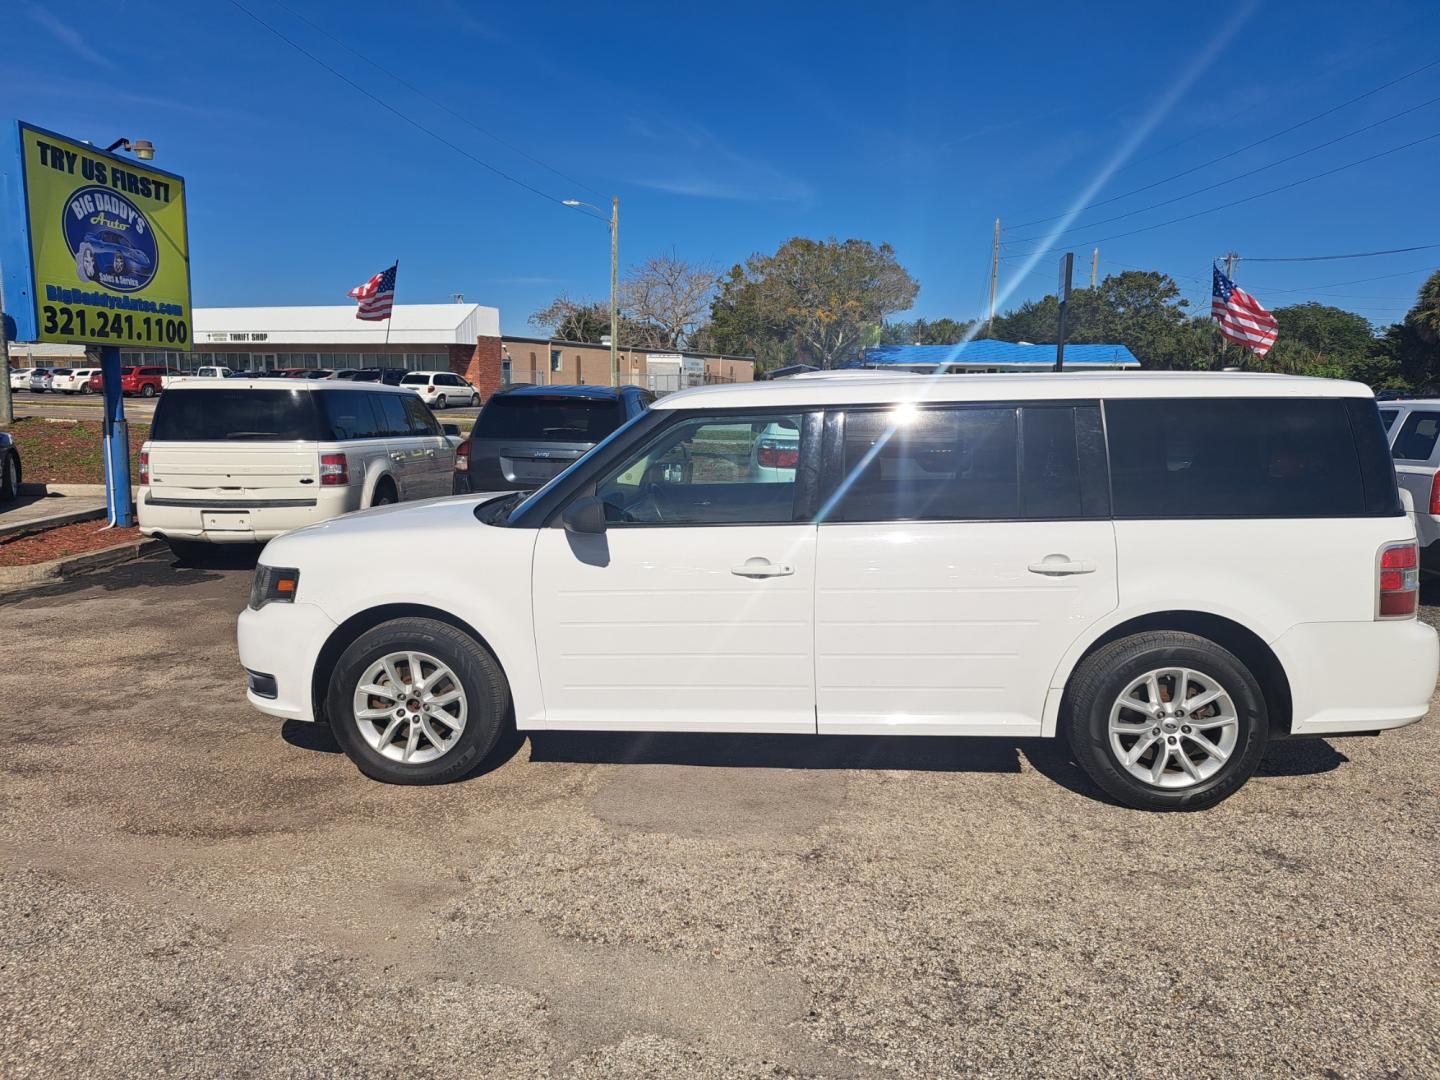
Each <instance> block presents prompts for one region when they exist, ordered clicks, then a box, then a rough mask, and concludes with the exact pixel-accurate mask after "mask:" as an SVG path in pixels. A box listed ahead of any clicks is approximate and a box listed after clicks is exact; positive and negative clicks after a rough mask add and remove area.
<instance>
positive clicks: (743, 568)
mask: <svg viewBox="0 0 1440 1080" xmlns="http://www.w3.org/2000/svg"><path fill="white" fill-rule="evenodd" d="M730 573H732V574H736V575H738V576H740V577H753V578H762V577H789V576H790V575H791V574H793V573H795V568H794V567H793V566H786V565H784V564H777V563H772V562H771V561H770V560H769V559H760V558H755V559H746V560H745V561H744V562H743V563H741V564H740V565H739V566H732V567H731V568H730Z"/></svg>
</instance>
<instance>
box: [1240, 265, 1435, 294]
mask: <svg viewBox="0 0 1440 1080" xmlns="http://www.w3.org/2000/svg"><path fill="white" fill-rule="evenodd" d="M1436 270H1440V266H1422V267H1419V268H1417V269H1415V270H1401V271H1399V272H1398V273H1394V274H1378V275H1376V276H1375V277H1362V278H1351V279H1350V280H1349V281H1328V282H1325V283H1324V284H1322V285H1306V286H1305V287H1304V288H1300V289H1272V288H1270V287H1269V286H1268V285H1267V286H1265V291H1266V292H1282V293H1290V292H1309V291H1310V290H1311V289H1338V288H1340V287H1342V286H1345V285H1363V284H1366V283H1367V282H1371V281H1388V280H1389V279H1390V278H1397V277H1409V276H1410V275H1411V274H1433V273H1435V271H1436Z"/></svg>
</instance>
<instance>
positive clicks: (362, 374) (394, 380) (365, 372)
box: [350, 368, 407, 386]
mask: <svg viewBox="0 0 1440 1080" xmlns="http://www.w3.org/2000/svg"><path fill="white" fill-rule="evenodd" d="M406 374H407V372H406V371H405V370H404V369H402V368H360V369H359V370H358V371H356V372H355V374H354V375H352V376H350V378H351V380H352V381H354V382H383V383H384V384H385V385H386V386H399V385H400V383H401V382H402V381H403V380H404V378H405V376H406Z"/></svg>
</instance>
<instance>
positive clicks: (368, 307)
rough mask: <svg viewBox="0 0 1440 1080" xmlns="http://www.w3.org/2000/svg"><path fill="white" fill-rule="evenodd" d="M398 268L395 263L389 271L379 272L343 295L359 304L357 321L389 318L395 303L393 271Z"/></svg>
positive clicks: (375, 320) (356, 314)
mask: <svg viewBox="0 0 1440 1080" xmlns="http://www.w3.org/2000/svg"><path fill="white" fill-rule="evenodd" d="M399 266H400V264H399V263H396V264H395V265H394V266H392V267H390V269H389V270H382V271H380V273H378V274H376V275H375V276H374V277H372V278H371V279H370V280H369V281H367V282H365V284H364V285H356V286H355V288H353V289H351V290H350V291H349V292H348V293H346V294H345V295H346V296H348V297H350V299H351V300H356V301H358V302H359V304H360V307H359V308H358V309H356V311H355V317H356V318H357V319H368V320H369V321H371V322H379V321H380V320H381V319H388V318H390V307H391V305H392V304H394V302H395V271H396V270H397V269H398V268H399Z"/></svg>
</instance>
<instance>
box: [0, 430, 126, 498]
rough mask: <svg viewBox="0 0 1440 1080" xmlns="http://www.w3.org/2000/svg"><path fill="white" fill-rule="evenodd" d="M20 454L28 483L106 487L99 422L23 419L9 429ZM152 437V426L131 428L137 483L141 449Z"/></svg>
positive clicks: (23, 471) (22, 469) (22, 470)
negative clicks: (104, 484) (101, 485)
mask: <svg viewBox="0 0 1440 1080" xmlns="http://www.w3.org/2000/svg"><path fill="white" fill-rule="evenodd" d="M9 431H10V434H11V435H13V436H15V445H16V446H17V447H18V448H19V450H20V461H21V472H22V473H23V474H24V479H25V481H26V482H27V483H37V484H38V483H49V484H103V483H104V482H105V466H104V464H103V463H102V459H101V456H100V447H101V442H100V421H99V420H49V419H46V418H44V417H39V416H22V417H20V418H19V419H18V420H16V421H15V422H14V423H13V424H11V425H10V428H9ZM149 437H150V425H149V424H144V423H137V422H134V421H132V422H131V424H130V477H131V479H132V480H134V479H135V477H136V474H137V470H138V465H137V461H138V458H139V456H140V446H141V444H143V443H144V442H145V440H146V439H148V438H149Z"/></svg>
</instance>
